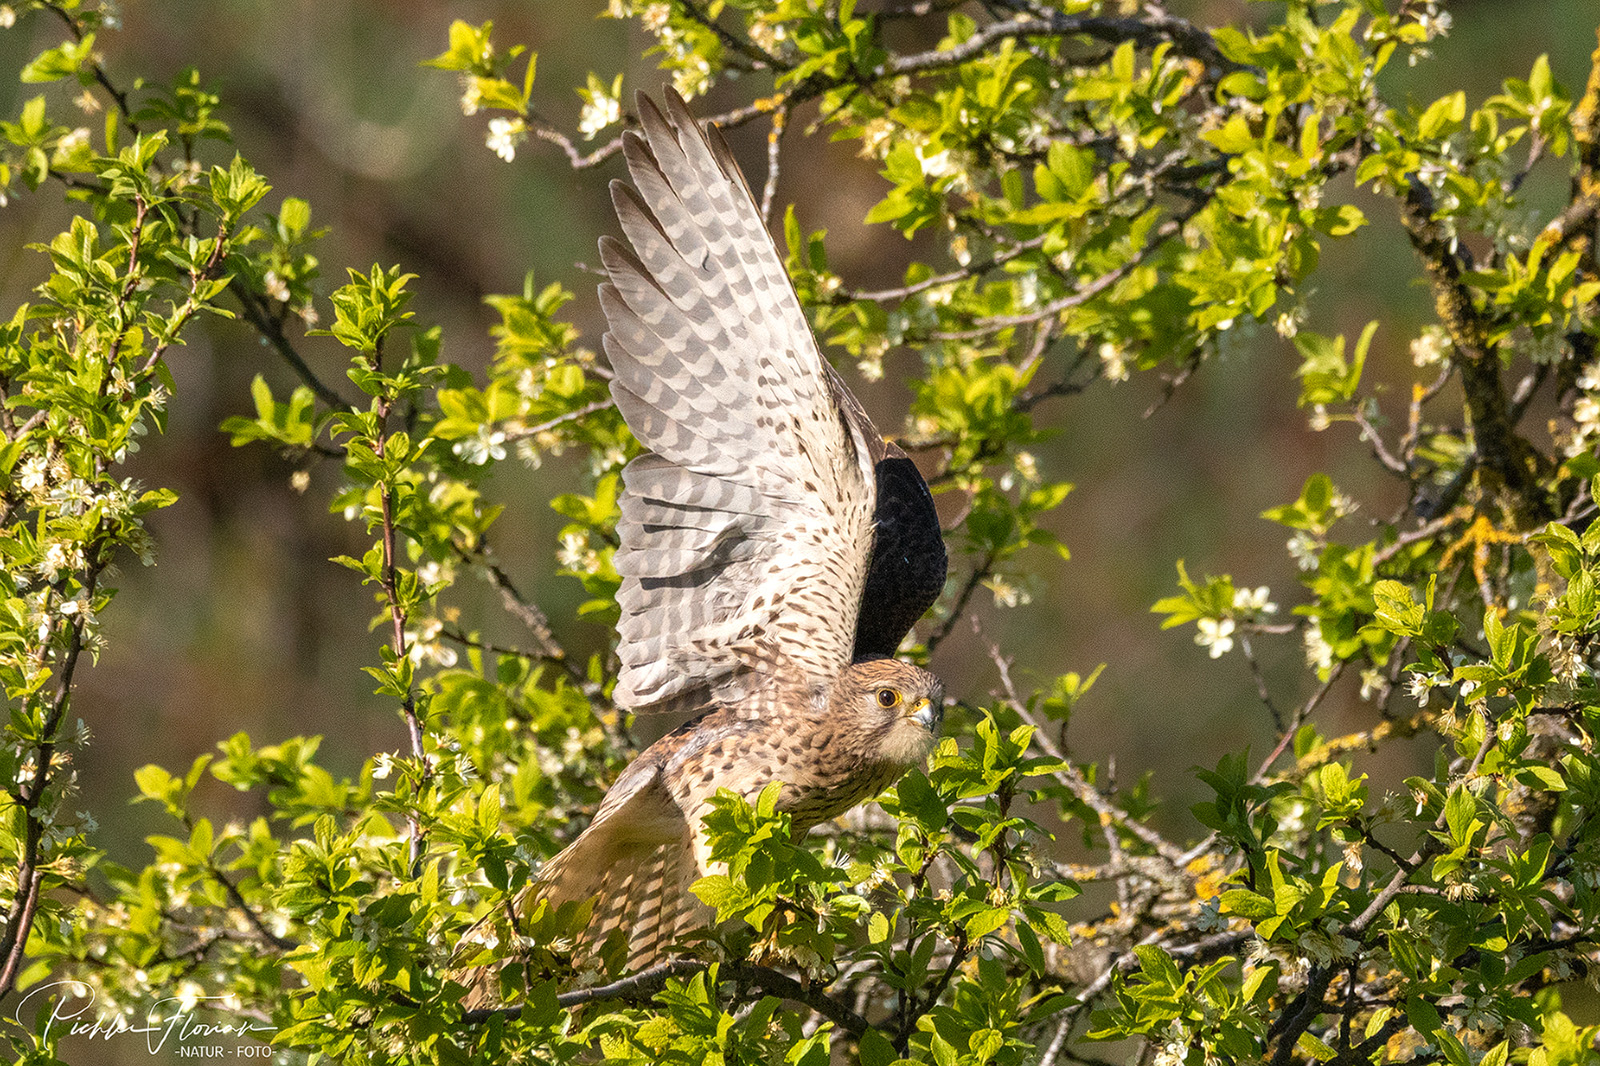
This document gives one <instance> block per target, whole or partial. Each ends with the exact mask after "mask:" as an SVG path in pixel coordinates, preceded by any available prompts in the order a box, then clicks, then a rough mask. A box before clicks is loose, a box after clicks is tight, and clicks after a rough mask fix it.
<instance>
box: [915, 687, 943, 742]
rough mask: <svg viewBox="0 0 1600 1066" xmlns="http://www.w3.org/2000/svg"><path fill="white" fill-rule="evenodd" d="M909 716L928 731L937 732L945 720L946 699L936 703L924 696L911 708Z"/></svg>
mask: <svg viewBox="0 0 1600 1066" xmlns="http://www.w3.org/2000/svg"><path fill="white" fill-rule="evenodd" d="M909 717H910V718H911V720H912V721H914V722H916V723H917V724H918V725H920V726H921V727H922V728H924V729H926V730H927V731H928V732H930V733H937V732H939V725H940V723H941V722H943V721H944V701H943V700H940V701H939V702H937V703H935V702H934V701H933V700H931V699H929V698H928V697H927V696H924V697H922V698H921V699H920V700H918V701H917V702H916V705H915V706H914V707H912V708H911V714H910V715H909Z"/></svg>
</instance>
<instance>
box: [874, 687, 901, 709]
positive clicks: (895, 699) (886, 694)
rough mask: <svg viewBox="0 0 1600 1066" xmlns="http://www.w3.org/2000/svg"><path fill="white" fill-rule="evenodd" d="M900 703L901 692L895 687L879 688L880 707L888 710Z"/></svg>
mask: <svg viewBox="0 0 1600 1066" xmlns="http://www.w3.org/2000/svg"><path fill="white" fill-rule="evenodd" d="M899 703H900V693H899V692H897V691H896V690H895V689H892V688H880V689H879V690H878V706H879V707H882V708H883V709H885V710H888V709H889V708H890V707H894V706H898V705H899Z"/></svg>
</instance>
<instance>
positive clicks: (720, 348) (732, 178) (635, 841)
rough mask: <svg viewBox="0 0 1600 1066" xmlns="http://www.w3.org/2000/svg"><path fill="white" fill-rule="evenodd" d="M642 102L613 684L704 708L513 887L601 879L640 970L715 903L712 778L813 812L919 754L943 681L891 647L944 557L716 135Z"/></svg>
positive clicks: (905, 461)
mask: <svg viewBox="0 0 1600 1066" xmlns="http://www.w3.org/2000/svg"><path fill="white" fill-rule="evenodd" d="M638 109H639V116H640V123H641V128H642V133H641V132H633V131H630V132H629V133H627V134H625V135H624V139H623V151H624V154H625V157H626V159H627V164H628V170H629V173H630V175H631V176H632V178H633V182H634V185H633V187H630V186H628V185H626V184H623V183H622V182H613V183H612V185H611V194H612V200H613V202H614V204H615V205H616V210H617V215H618V218H619V219H620V221H621V223H622V229H623V232H624V234H625V235H626V236H627V239H628V244H624V243H622V242H621V241H618V240H616V239H614V238H610V237H603V238H601V242H600V254H601V257H602V259H603V261H604V263H605V267H606V271H607V274H608V280H607V281H606V282H605V283H604V284H602V285H601V286H600V302H601V306H602V307H603V308H604V311H605V315H606V319H607V322H608V324H609V326H610V329H609V331H608V332H607V334H606V336H605V339H604V346H605V351H606V354H607V356H608V357H609V359H610V362H611V367H612V370H613V378H612V381H611V393H612V396H613V397H614V398H615V400H616V403H617V407H618V408H619V409H620V410H621V412H622V414H623V416H624V418H626V419H627V422H628V425H629V427H630V428H631V429H632V430H633V434H634V436H635V437H637V438H638V440H639V442H640V443H641V444H642V445H643V446H644V448H645V449H647V450H646V452H645V453H644V454H642V455H640V456H639V457H638V458H636V459H634V460H633V461H632V462H631V463H629V464H628V466H627V468H626V469H625V470H624V471H623V474H622V481H623V486H624V490H623V492H622V494H621V499H620V507H621V513H622V515H621V521H620V522H619V524H618V527H617V532H618V536H619V540H620V547H619V548H618V549H617V552H616V556H615V564H616V569H617V572H618V573H619V574H621V575H622V585H621V588H620V590H619V591H618V593H617V602H618V604H619V606H620V607H621V620H620V622H619V623H618V631H619V636H620V642H619V647H618V655H619V658H620V660H621V672H620V674H619V676H618V680H617V684H616V688H615V691H614V693H613V698H614V700H615V702H616V704H617V706H618V707H619V708H621V709H624V710H631V711H635V712H646V711H668V712H677V713H692V714H695V715H698V717H696V718H694V719H693V720H692V721H690V722H688V723H687V724H686V725H683V726H681V727H680V728H678V729H676V730H674V731H673V732H671V733H669V734H668V735H667V736H665V737H663V738H662V739H661V740H659V741H657V742H656V743H655V744H654V745H652V746H651V747H650V748H648V749H647V750H646V751H645V752H644V753H643V754H641V755H640V756H639V757H638V758H637V759H635V760H634V761H633V762H632V763H631V764H630V765H629V766H628V768H627V769H626V770H625V771H623V773H622V774H621V776H620V777H618V778H617V780H616V783H615V784H613V785H612V786H611V789H610V790H609V791H608V792H607V794H606V796H605V799H604V800H603V801H602V803H601V805H600V808H599V810H598V811H597V812H596V814H595V816H594V819H593V821H591V823H590V824H589V826H588V828H587V829H585V830H584V831H583V833H582V834H581V835H580V836H579V837H578V838H577V839H576V840H575V841H573V843H572V844H571V845H570V846H568V847H567V849H566V850H565V851H563V852H561V853H560V854H559V855H557V856H556V857H555V858H553V859H551V860H550V861H549V862H547V863H546V864H545V865H544V867H543V869H542V870H541V871H540V874H539V878H538V880H537V881H536V882H534V883H533V884H531V885H530V886H529V887H528V889H526V890H525V891H524V893H523V896H522V897H521V898H520V899H519V900H518V904H517V906H516V910H517V912H518V913H519V914H523V913H526V911H527V908H528V907H529V906H530V905H531V903H532V902H533V901H536V900H538V899H544V900H547V901H549V903H550V904H551V905H552V906H556V905H559V904H561V903H565V902H567V901H575V900H587V899H591V898H592V899H594V900H595V906H594V910H593V915H592V917H591V919H590V922H589V925H588V927H587V929H586V931H585V933H584V935H583V938H582V941H581V943H580V949H581V948H584V947H585V946H587V949H588V950H589V951H591V952H592V951H594V950H595V949H596V948H597V947H598V946H599V945H600V944H601V943H603V942H604V941H605V939H606V938H607V937H608V936H610V935H613V934H614V933H617V932H620V934H621V936H622V937H623V938H624V942H625V944H626V945H627V953H626V954H627V969H630V970H633V969H638V968H641V967H644V966H647V965H649V964H651V963H653V962H655V961H657V960H658V959H660V958H662V957H663V956H664V954H665V953H666V952H667V950H668V949H669V948H670V946H671V945H672V943H673V941H674V940H676V939H677V938H678V937H680V936H681V935H682V934H684V933H687V932H689V931H691V930H693V929H696V928H699V927H701V926H704V925H706V924H707V923H708V921H709V919H710V918H711V915H712V912H711V910H710V909H709V908H708V907H706V906H705V905H704V904H703V903H701V902H700V900H699V899H698V898H697V897H696V896H694V894H693V893H692V892H690V886H691V885H693V884H694V882H695V881H696V880H697V879H699V878H700V877H702V876H704V875H705V874H706V873H707V872H708V869H709V868H710V865H711V860H710V855H709V847H708V845H707V842H706V840H705V837H704V834H703V831H702V827H701V822H700V819H701V816H702V815H703V814H704V813H705V812H706V811H707V810H708V809H709V808H708V801H709V799H710V798H711V797H712V796H714V795H715V794H716V791H717V790H718V789H719V788H727V789H731V790H733V791H734V792H736V793H739V794H741V795H743V796H745V797H746V798H749V799H754V798H755V796H756V795H757V794H758V793H760V791H761V790H762V789H763V787H765V786H766V785H768V784H769V783H771V782H773V781H778V782H781V783H782V787H781V789H780V791H779V794H778V808H779V810H785V811H788V812H789V813H790V814H791V815H792V823H793V826H794V828H795V830H796V831H797V832H799V831H803V830H805V829H806V828H809V827H810V826H813V825H816V824H818V823H819V822H822V821H825V820H827V819H830V818H833V817H835V816H837V815H839V814H842V813H843V812H844V811H846V810H848V809H849V808H851V807H853V806H855V805H856V804H858V803H861V802H863V801H865V800H868V799H871V798H872V797H873V796H875V795H877V794H878V793H879V792H881V791H882V790H883V789H884V788H886V787H888V785H890V784H891V783H893V782H894V781H895V780H897V779H898V778H899V777H900V775H901V774H903V773H904V772H905V771H906V769H908V768H909V767H911V766H913V765H915V764H917V763H920V762H921V761H922V760H923V759H924V758H925V757H926V756H927V754H928V753H929V751H930V750H931V749H932V747H933V744H934V740H935V737H936V735H937V731H938V728H939V724H940V721H941V717H942V710H943V708H942V703H943V693H942V690H941V687H940V684H939V681H938V680H937V679H936V678H935V677H934V676H933V675H932V674H930V673H928V672H927V671H925V670H922V669H920V668H918V667H916V666H913V665H910V664H908V663H904V662H900V661H897V660H895V659H894V658H892V656H893V655H894V653H895V651H896V650H897V648H898V647H899V645H900V643H901V641H902V640H903V639H904V638H905V636H906V634H907V633H908V632H909V631H910V629H911V626H912V624H913V623H914V622H915V621H916V620H917V619H918V618H919V617H921V616H922V614H923V613H924V612H925V611H926V610H927V609H928V608H929V607H930V606H931V605H932V604H933V601H934V600H935V598H937V596H938V595H939V592H940V590H941V589H942V588H943V585H944V580H945V569H946V559H945V550H944V543H943V539H942V536H941V533H940V529H939V523H938V516H937V515H936V513H935V511H934V507H933V499H932V497H931V496H930V495H929V492H928V487H927V484H926V483H925V482H924V481H923V479H922V477H921V475H920V474H919V473H918V472H917V468H916V466H915V465H914V464H913V463H912V462H911V460H910V459H909V458H908V457H907V456H906V454H905V452H904V451H902V450H901V449H900V448H898V447H897V446H895V445H893V444H891V443H888V442H886V441H885V440H884V439H883V437H882V436H881V435H880V434H879V433H878V431H877V430H876V429H875V428H874V427H873V425H872V422H871V421H870V420H869V419H868V418H867V415H866V413H865V411H863V410H862V408H861V405H860V404H859V403H858V402H857V401H856V399H855V397H854V396H852V395H851V394H850V392H849V390H848V389H847V388H846V386H845V384H844V382H843V380H842V379H841V378H840V377H839V376H838V374H837V373H835V372H834V370H833V368H832V367H831V366H829V365H828V363H827V361H826V360H825V359H824V358H823V357H822V353H821V351H820V349H819V348H818V346H817V342H816V340H815V338H814V337H813V335H812V333H811V330H810V327H809V325H808V323H807V321H806V318H805V314H804V312H803V311H802V310H801V307H800V302H799V299H798V298H797V297H796V295H795V291H794V288H793V286H792V285H791V283H790V281H789V278H788V276H787V274H786V273H785V272H784V268H783V263H782V261H781V260H780V258H779V256H778V253H777V250H776V249H775V248H774V246H773V243H772V239H771V237H770V236H769V235H768V233H767V231H766V227H765V225H764V224H763V222H762V219H761V214H760V212H759V211H758V209H757V208H756V205H755V202H754V200H753V199H752V197H751V195H750V191H749V188H748V186H746V185H745V183H744V179H743V178H742V176H741V175H740V172H739V170H738V167H737V165H736V164H735V162H734V160H733V157H732V155H731V154H730V152H729V150H728V148H727V145H726V143H725V142H724V141H723V139H722V136H721V134H720V133H719V132H718V131H717V130H716V129H715V128H714V127H713V128H710V129H709V130H706V129H702V128H701V126H700V125H699V124H698V123H697V122H696V121H695V119H694V118H693V116H692V115H690V113H689V111H688V108H687V106H686V105H685V104H684V102H683V100H682V99H681V98H680V97H678V96H677V95H676V94H673V93H669V95H668V96H667V103H666V110H665V112H663V111H662V110H660V109H658V108H657V107H656V105H655V104H654V103H653V102H651V101H650V100H649V99H648V98H646V97H644V96H642V95H641V96H640V97H639V100H638ZM630 245H631V248H630ZM479 988H480V990H481V988H482V983H481V982H480V983H479ZM490 995H491V996H492V995H493V993H492V992H491V993H490Z"/></svg>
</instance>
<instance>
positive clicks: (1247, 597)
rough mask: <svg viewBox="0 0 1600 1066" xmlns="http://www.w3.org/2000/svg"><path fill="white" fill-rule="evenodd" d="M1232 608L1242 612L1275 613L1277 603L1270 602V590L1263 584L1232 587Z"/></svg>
mask: <svg viewBox="0 0 1600 1066" xmlns="http://www.w3.org/2000/svg"><path fill="white" fill-rule="evenodd" d="M1233 609H1234V610H1235V611H1240V612H1242V613H1244V614H1251V615H1256V614H1277V613H1278V605H1277V604H1275V603H1273V602H1272V590H1271V589H1269V588H1268V587H1267V586H1265V585H1257V586H1256V587H1255V588H1254V589H1234V590H1233Z"/></svg>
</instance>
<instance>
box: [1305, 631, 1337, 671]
mask: <svg viewBox="0 0 1600 1066" xmlns="http://www.w3.org/2000/svg"><path fill="white" fill-rule="evenodd" d="M1304 640H1305V645H1306V665H1307V666H1314V667H1316V668H1317V670H1318V671H1325V670H1332V669H1333V645H1331V644H1329V643H1328V641H1327V638H1325V637H1324V636H1323V635H1322V627H1321V626H1320V625H1312V626H1308V627H1307V628H1306V634H1305V637H1304Z"/></svg>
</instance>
